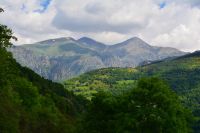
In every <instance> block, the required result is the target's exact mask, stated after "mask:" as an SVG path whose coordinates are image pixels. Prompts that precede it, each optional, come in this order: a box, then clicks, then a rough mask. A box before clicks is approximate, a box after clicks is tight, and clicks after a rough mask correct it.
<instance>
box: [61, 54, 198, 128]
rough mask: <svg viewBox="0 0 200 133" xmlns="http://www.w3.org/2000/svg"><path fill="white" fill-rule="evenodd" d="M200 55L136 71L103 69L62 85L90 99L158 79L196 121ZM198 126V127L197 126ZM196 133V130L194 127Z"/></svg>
mask: <svg viewBox="0 0 200 133" xmlns="http://www.w3.org/2000/svg"><path fill="white" fill-rule="evenodd" d="M199 75H200V52H199V51H197V52H194V53H192V54H188V55H185V56H182V57H178V58H174V59H166V60H163V61H158V62H153V63H152V64H150V65H145V66H141V67H137V68H105V69H100V70H96V71H92V72H89V73H86V74H83V75H81V76H79V77H77V78H74V79H71V80H67V81H65V82H64V85H65V86H66V87H67V88H68V89H70V90H73V91H74V92H75V93H76V94H77V95H83V96H85V97H87V98H88V99H91V97H92V95H93V94H95V93H97V92H98V91H99V90H102V89H103V90H105V91H110V92H112V93H113V94H116V95H118V94H121V93H124V92H126V91H127V90H129V89H131V88H133V87H134V86H135V85H136V83H137V80H138V79H140V78H142V77H150V76H154V77H159V78H161V79H163V80H165V81H166V82H167V83H168V84H169V85H170V86H171V88H172V89H173V90H174V91H175V92H176V93H177V94H178V95H179V97H180V99H181V100H182V102H183V103H184V105H185V106H187V107H189V108H190V109H192V110H193V113H194V114H195V115H196V116H198V117H200V76H199ZM199 125H200V123H199ZM196 128H197V129H198V131H199V129H200V127H199V126H197V127H196Z"/></svg>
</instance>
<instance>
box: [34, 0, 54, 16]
mask: <svg viewBox="0 0 200 133" xmlns="http://www.w3.org/2000/svg"><path fill="white" fill-rule="evenodd" d="M51 1H52V0H41V2H40V6H41V7H42V9H37V10H35V11H34V12H39V13H43V12H45V11H46V9H47V8H48V6H49V4H50V3H51Z"/></svg>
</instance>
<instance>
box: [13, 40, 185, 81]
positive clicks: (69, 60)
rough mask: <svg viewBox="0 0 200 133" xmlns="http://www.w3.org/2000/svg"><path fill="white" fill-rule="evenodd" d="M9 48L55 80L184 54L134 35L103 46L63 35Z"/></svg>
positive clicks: (42, 74)
mask: <svg viewBox="0 0 200 133" xmlns="http://www.w3.org/2000/svg"><path fill="white" fill-rule="evenodd" d="M10 51H11V52H12V53H13V55H14V58H15V59H16V60H17V61H18V62H19V63H20V64H21V65H23V66H27V67H29V68H31V69H32V70H34V71H35V72H36V73H38V74H40V75H41V76H43V77H45V78H47V79H51V80H54V81H61V80H64V79H69V78H72V77H74V76H77V75H80V74H82V73H84V72H87V71H91V70H95V69H99V68H107V67H136V66H138V65H139V64H140V63H142V62H145V61H155V60H161V59H164V58H168V57H173V56H182V55H184V54H186V53H184V52H182V51H179V50H177V49H174V48H165V47H156V46H151V45H149V44H148V43H146V42H145V41H143V40H141V39H140V38H137V37H133V38H131V39H128V40H126V41H124V42H121V43H118V44H115V45H106V44H104V43H101V42H98V41H95V40H94V39H91V38H88V37H83V38H80V39H78V40H75V39H73V38H71V37H62V38H56V39H49V40H44V41H41V42H37V43H34V44H28V45H21V46H15V47H13V48H11V49H10Z"/></svg>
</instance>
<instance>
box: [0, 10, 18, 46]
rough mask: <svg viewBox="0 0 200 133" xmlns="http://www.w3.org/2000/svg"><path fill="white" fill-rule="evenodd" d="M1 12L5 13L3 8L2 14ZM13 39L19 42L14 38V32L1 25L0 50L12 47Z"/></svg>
mask: <svg viewBox="0 0 200 133" xmlns="http://www.w3.org/2000/svg"><path fill="white" fill-rule="evenodd" d="M1 12H4V10H3V9H2V8H0V13H1ZM11 39H14V40H17V38H16V37H14V36H13V33H12V30H11V29H9V28H8V27H7V26H6V25H2V24H0V48H6V47H9V46H11V45H12V44H11V42H10V41H11Z"/></svg>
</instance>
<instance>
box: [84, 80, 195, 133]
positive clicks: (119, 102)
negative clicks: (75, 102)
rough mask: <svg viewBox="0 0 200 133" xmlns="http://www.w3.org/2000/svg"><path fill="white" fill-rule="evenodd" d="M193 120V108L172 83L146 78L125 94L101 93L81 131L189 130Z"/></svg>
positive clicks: (157, 132)
mask: <svg viewBox="0 0 200 133" xmlns="http://www.w3.org/2000/svg"><path fill="white" fill-rule="evenodd" d="M191 121H192V115H191V112H190V111H188V110H187V109H185V108H184V107H183V106H182V104H181V103H180V101H179V98H178V96H177V95H176V94H175V93H174V92H172V90H171V89H170V88H169V86H168V85H166V84H165V83H164V82H163V81H161V80H159V79H157V78H144V79H141V80H139V82H138V85H137V87H135V88H133V89H132V90H131V91H130V92H129V93H127V94H124V95H123V94H122V95H121V96H113V95H112V94H108V93H104V92H100V93H98V94H97V95H96V96H95V97H94V98H93V99H92V101H91V104H90V105H89V108H88V111H87V112H86V114H85V117H84V118H83V121H82V123H83V124H82V127H81V132H90V133H133V132H136V133H189V132H191V125H190V124H191Z"/></svg>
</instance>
